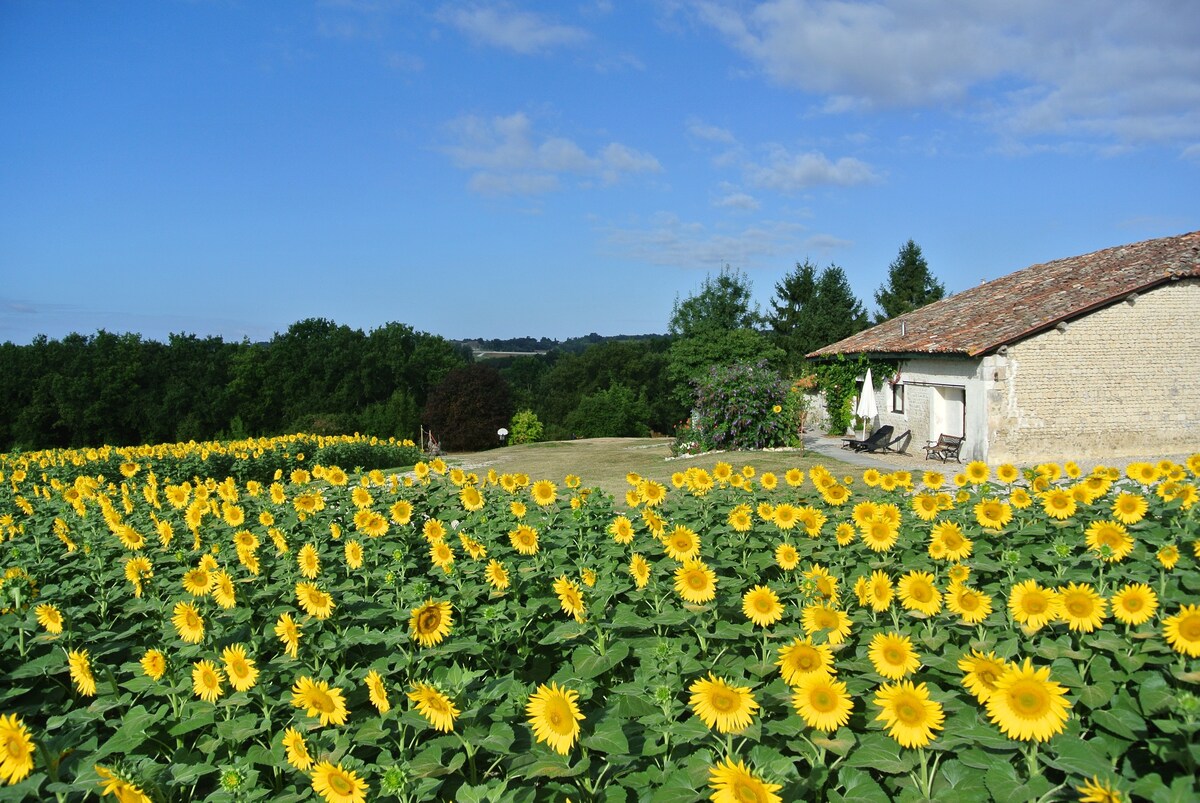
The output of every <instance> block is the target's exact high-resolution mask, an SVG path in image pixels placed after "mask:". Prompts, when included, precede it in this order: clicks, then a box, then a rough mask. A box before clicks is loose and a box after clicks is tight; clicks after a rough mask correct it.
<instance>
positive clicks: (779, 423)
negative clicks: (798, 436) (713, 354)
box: [693, 362, 791, 451]
mask: <svg viewBox="0 0 1200 803" xmlns="http://www.w3.org/2000/svg"><path fill="white" fill-rule="evenodd" d="M788 390H789V385H788V384H787V383H786V382H785V381H784V380H783V378H782V377H781V376H780V375H779V372H778V371H775V370H774V369H772V368H768V367H767V364H766V363H765V362H759V363H757V364H754V365H751V364H747V363H739V364H734V365H727V366H715V367H713V368H712V369H711V370H710V371H709V374H708V376H707V377H706V378H705V379H703V380H700V381H698V382H697V383H696V394H695V413H694V417H693V422H694V427H695V430H696V433H697V435H698V436H699V441H700V443H701V445H702V446H703V447H704V451H711V450H714V449H762V448H766V447H771V446H782V445H784V444H785V443H786V442H787V440H788V438H789V437H790V436H791V432H790V428H789V427H788V426H786V425H785V421H784V418H783V415H782V413H783V404H784V403H785V402H786V401H787V396H788Z"/></svg>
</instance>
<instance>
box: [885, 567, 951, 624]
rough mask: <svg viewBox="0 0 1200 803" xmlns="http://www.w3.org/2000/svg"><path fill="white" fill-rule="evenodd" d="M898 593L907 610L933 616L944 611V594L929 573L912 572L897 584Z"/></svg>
mask: <svg viewBox="0 0 1200 803" xmlns="http://www.w3.org/2000/svg"><path fill="white" fill-rule="evenodd" d="M896 585H897V588H896V593H897V595H898V596H899V597H900V604H901V605H903V606H904V608H905V610H908V611H913V612H915V613H920V614H924V615H925V616H933V615H934V614H936V613H937V612H938V611H940V610H941V609H942V593H941V592H940V591H938V590H937V586H935V585H934V580H933V575H932V574H930V573H929V572H921V571H916V570H913V571H910V572H908V573H907V574H905V575H904V576H903V577H901V578H900V580H899V582H898V583H897V584H896Z"/></svg>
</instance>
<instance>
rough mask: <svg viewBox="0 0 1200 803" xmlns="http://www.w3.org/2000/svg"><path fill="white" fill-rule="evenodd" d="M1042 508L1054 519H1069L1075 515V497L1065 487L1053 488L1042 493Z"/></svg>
mask: <svg viewBox="0 0 1200 803" xmlns="http://www.w3.org/2000/svg"><path fill="white" fill-rule="evenodd" d="M1041 497H1042V510H1043V511H1045V513H1046V515H1047V516H1049V517H1050V518H1052V519H1058V520H1060V521H1061V520H1063V519H1069V518H1071V517H1072V516H1074V515H1075V497H1074V496H1072V495H1071V492H1070V491H1068V490H1066V489H1064V488H1051V489H1050V490H1048V491H1046V492H1045V493H1043V494H1042V495H1041Z"/></svg>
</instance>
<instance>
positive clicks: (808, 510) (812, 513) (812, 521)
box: [796, 505, 828, 538]
mask: <svg viewBox="0 0 1200 803" xmlns="http://www.w3.org/2000/svg"><path fill="white" fill-rule="evenodd" d="M827 520H828V519H827V518H826V516H825V514H824V513H822V512H821V511H819V510H817V509H816V508H815V507H810V506H809V505H804V506H802V507H799V508H797V509H796V521H797V522H799V523H800V524H801V525H802V526H803V527H804V532H805V534H806V535H807V536H808V537H809V538H816V537H818V536H819V535H820V534H821V528H822V527H824V526H825V522H826V521H827Z"/></svg>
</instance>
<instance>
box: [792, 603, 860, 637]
mask: <svg viewBox="0 0 1200 803" xmlns="http://www.w3.org/2000/svg"><path fill="white" fill-rule="evenodd" d="M800 624H801V626H802V627H803V628H804V632H805V633H807V634H808V635H809V636H813V635H815V634H816V633H818V632H820V631H822V630H824V631H827V632H826V633H825V639H826V640H827V641H828V642H829V643H830V644H833V645H837V644H841V643H842V642H843V641H845V640H846V637H847V636H849V635H850V617H849V616H847V615H846V613H845V612H844V611H841V610H838V609H837V608H834V607H832V606H830V605H806V606H804V610H803V612H802V613H801V615H800Z"/></svg>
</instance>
